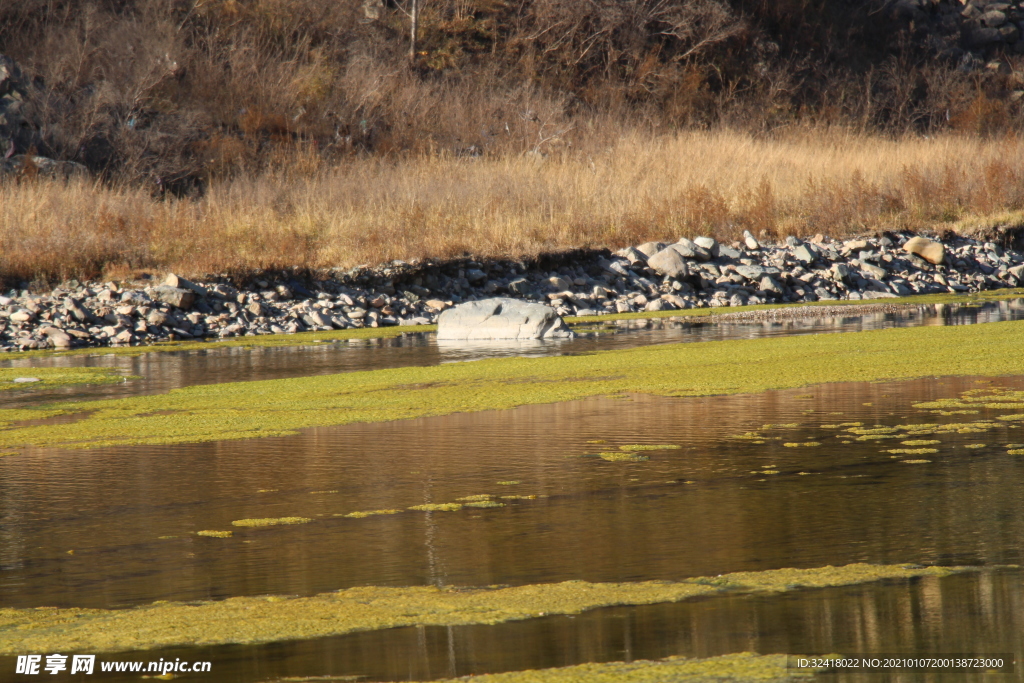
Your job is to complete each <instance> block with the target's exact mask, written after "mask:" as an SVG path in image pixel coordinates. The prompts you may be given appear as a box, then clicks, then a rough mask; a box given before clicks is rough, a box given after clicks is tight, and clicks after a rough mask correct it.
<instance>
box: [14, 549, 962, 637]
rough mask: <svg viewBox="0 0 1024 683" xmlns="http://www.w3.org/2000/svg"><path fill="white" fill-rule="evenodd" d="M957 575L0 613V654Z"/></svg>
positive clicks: (818, 576)
mask: <svg viewBox="0 0 1024 683" xmlns="http://www.w3.org/2000/svg"><path fill="white" fill-rule="evenodd" d="M958 571H966V569H964V568H944V567H921V566H915V565H869V564H851V565H846V566H843V567H819V568H815V569H777V570H770V571H763V572H738V573H733V574H723V575H721V576H715V577H698V578H693V579H687V580H685V581H679V582H666V581H644V582H636V583H587V582H584V581H566V582H564V583H554V584H532V585H525V586H516V587H511V588H509V587H506V588H500V587H491V588H473V589H466V588H449V589H443V588H436V587H432V586H412V587H406V588H391V587H374V586H369V587H358V588H349V589H345V590H341V591H337V592H334V593H322V594H320V595H315V596H312V597H305V598H302V597H282V596H264V597H238V598H229V599H227V600H221V601H216V602H197V603H173V602H157V603H154V604H152V605H146V606H142V607H136V608H133V609H125V610H102V609H74V608H71V609H57V608H49V607H37V608H31V609H10V608H7V609H0V655H10V654H19V653H25V652H58V651H59V652H65V651H71V652H117V651H123V650H143V649H151V648H156V647H169V646H173V645H218V644H227V643H265V642H272V641H280V640H291V639H307V638H319V637H323V636H331V635H340V634H343V633H351V632H354V631H369V630H376V629H384V628H394V627H397V626H416V625H423V626H435V625H436V626H448V625H465V624H496V623H500V622H505V621H513V620H521V619H530V618H535V617H542V616H547V615H554V614H577V613H579V612H583V611H585V610H590V609H595V608H598V607H609V606H613V605H649V604H655V603H664V602H678V601H681V600H686V599H690V598H695V597H698V596H708V595H714V594H716V593H723V592H733V593H735V592H748V593H750V592H781V591H788V590H795V589H799V588H822V587H827V586H843V585H852V584H859V583H867V582H871V581H879V580H884V579H909V578H915V577H925V576H933V577H942V576H947V575H949V574H952V573H954V572H958Z"/></svg>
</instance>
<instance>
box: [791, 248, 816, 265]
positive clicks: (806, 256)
mask: <svg viewBox="0 0 1024 683" xmlns="http://www.w3.org/2000/svg"><path fill="white" fill-rule="evenodd" d="M793 256H794V257H795V258H796V260H797V261H799V262H800V263H802V264H804V265H806V266H809V265H810V264H812V263H814V261H815V259H816V258H817V256H815V254H814V252H813V251H811V248H810V247H809V246H807V245H806V244H801V245H800V246H798V247H797V248H796V249H794V250H793Z"/></svg>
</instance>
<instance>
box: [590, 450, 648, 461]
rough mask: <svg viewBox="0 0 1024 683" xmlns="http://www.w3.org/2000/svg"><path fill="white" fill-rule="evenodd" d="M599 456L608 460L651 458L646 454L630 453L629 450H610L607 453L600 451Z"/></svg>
mask: <svg viewBox="0 0 1024 683" xmlns="http://www.w3.org/2000/svg"><path fill="white" fill-rule="evenodd" d="M597 457H599V458H601V459H602V460H606V461H608V462H646V461H648V460H650V458H649V457H648V456H646V455H640V454H638V453H630V452H629V451H626V452H622V451H609V452H606V453H598V454H597Z"/></svg>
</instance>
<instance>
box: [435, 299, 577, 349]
mask: <svg viewBox="0 0 1024 683" xmlns="http://www.w3.org/2000/svg"><path fill="white" fill-rule="evenodd" d="M574 336H575V335H574V334H573V332H572V330H570V329H569V328H568V327H566V325H565V322H563V321H562V319H561V318H560V317H559V316H558V315H557V314H556V313H555V311H554V310H553V309H552V308H550V307H548V306H545V305H543V304H534V303H527V302H524V301H520V300H518V299H509V298H495V299H484V300H482V301H470V302H468V303H464V304H459V305H458V306H455V307H454V308H450V309H448V310H447V311H445V312H444V313H442V314H441V315H440V317H438V320H437V338H438V339H442V340H445V339H447V340H451V339H455V340H483V339H552V338H560V339H571V338H572V337H574Z"/></svg>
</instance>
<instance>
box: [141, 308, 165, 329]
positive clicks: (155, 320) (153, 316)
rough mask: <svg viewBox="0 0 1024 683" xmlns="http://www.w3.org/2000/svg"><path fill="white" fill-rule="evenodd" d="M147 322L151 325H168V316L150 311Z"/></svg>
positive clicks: (160, 312) (161, 312)
mask: <svg viewBox="0 0 1024 683" xmlns="http://www.w3.org/2000/svg"><path fill="white" fill-rule="evenodd" d="M146 322H147V323H149V324H150V325H158V326H159V325H166V324H167V314H166V313H164V312H163V311H150V312H149V313H148V314H147V315H146Z"/></svg>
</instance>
